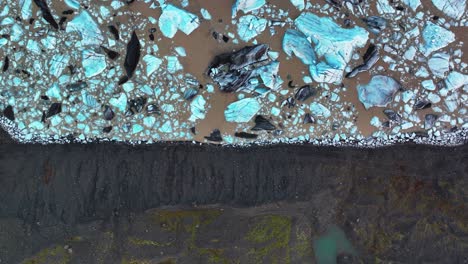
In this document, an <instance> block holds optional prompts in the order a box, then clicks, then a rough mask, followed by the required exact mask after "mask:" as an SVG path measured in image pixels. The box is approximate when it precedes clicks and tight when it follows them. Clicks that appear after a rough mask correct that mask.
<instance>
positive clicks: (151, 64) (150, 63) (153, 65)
mask: <svg viewBox="0 0 468 264" xmlns="http://www.w3.org/2000/svg"><path fill="white" fill-rule="evenodd" d="M143 61H144V62H145V63H146V76H148V77H149V76H150V75H151V74H153V72H155V71H156V70H157V69H159V66H161V63H162V60H161V59H160V58H158V57H155V56H153V55H149V54H148V55H145V56H144V57H143Z"/></svg>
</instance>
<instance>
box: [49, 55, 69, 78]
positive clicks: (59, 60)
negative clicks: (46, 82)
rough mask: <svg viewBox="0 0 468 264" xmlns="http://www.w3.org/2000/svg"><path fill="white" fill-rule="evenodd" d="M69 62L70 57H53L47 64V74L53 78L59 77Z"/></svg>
mask: <svg viewBox="0 0 468 264" xmlns="http://www.w3.org/2000/svg"><path fill="white" fill-rule="evenodd" d="M69 61H70V56H68V55H60V54H56V55H54V56H53V57H52V59H51V60H50V62H49V66H50V68H49V74H50V75H53V76H55V77H59V76H60V75H61V74H62V71H63V70H64V69H65V67H67V66H68V62H69Z"/></svg>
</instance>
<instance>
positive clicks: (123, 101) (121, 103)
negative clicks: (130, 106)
mask: <svg viewBox="0 0 468 264" xmlns="http://www.w3.org/2000/svg"><path fill="white" fill-rule="evenodd" d="M109 104H110V105H112V106H113V107H115V108H117V109H119V110H120V111H121V112H122V113H125V109H126V108H127V95H126V94H125V93H121V94H120V96H119V98H111V99H110V101H109Z"/></svg>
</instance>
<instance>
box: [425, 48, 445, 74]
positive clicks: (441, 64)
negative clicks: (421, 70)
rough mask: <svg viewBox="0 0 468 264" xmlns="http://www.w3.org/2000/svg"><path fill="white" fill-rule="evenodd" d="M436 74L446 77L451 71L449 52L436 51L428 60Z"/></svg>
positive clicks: (430, 67)
mask: <svg viewBox="0 0 468 264" xmlns="http://www.w3.org/2000/svg"><path fill="white" fill-rule="evenodd" d="M427 63H428V65H429V69H431V71H432V73H433V74H434V76H436V77H438V78H444V77H445V73H447V72H448V71H449V67H450V55H449V54H448V53H434V55H432V57H431V58H430V59H429V61H428V62H427Z"/></svg>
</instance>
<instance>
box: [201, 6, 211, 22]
mask: <svg viewBox="0 0 468 264" xmlns="http://www.w3.org/2000/svg"><path fill="white" fill-rule="evenodd" d="M200 13H201V14H202V16H203V18H204V19H206V20H211V14H210V12H208V10H206V9H205V8H202V9H201V10H200Z"/></svg>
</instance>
